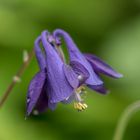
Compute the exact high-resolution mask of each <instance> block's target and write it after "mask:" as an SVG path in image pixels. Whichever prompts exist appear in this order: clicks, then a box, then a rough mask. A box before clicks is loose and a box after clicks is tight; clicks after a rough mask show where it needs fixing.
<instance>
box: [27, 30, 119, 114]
mask: <svg viewBox="0 0 140 140" xmlns="http://www.w3.org/2000/svg"><path fill="white" fill-rule="evenodd" d="M61 37H63V38H64V41H65V42H66V47H67V49H68V53H69V64H66V62H65V58H64V54H63V51H62V49H61ZM40 43H42V46H43V49H41V48H40ZM35 54H36V58H37V61H38V64H39V67H40V71H39V72H38V73H37V74H36V75H35V76H34V78H33V79H32V81H31V83H30V85H29V88H28V95H27V115H30V114H31V112H32V111H33V110H35V112H34V113H36V114H37V113H41V112H44V111H45V110H46V109H47V108H50V109H51V110H54V109H55V108H56V105H57V103H59V102H62V103H71V102H72V101H75V103H74V107H75V108H76V109H77V110H79V111H82V110H84V109H85V108H87V105H86V104H85V103H84V101H83V99H82V98H81V95H82V94H83V93H84V92H85V86H87V87H89V88H91V89H93V90H95V91H97V92H99V93H103V94H105V93H107V92H108V90H106V89H105V87H104V84H103V81H102V80H101V79H100V77H99V74H100V73H102V74H105V75H108V76H110V77H113V78H120V77H122V75H121V74H119V73H117V72H116V71H115V70H113V69H112V68H111V67H110V66H109V65H107V64H106V63H105V62H103V61H102V60H100V59H99V58H98V57H96V56H94V55H91V54H82V53H81V52H80V50H79V49H78V48H77V46H76V45H75V43H74V42H73V40H72V38H71V37H70V36H69V34H68V33H66V32H65V31H63V30H61V29H57V30H55V31H54V32H53V34H52V35H51V34H50V33H49V32H48V31H44V32H42V34H41V35H40V36H39V37H38V38H37V39H36V41H35Z"/></svg>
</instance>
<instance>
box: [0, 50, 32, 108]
mask: <svg viewBox="0 0 140 140" xmlns="http://www.w3.org/2000/svg"><path fill="white" fill-rule="evenodd" d="M33 56H34V50H31V52H30V53H29V54H28V53H27V52H24V54H23V64H22V66H21V67H20V69H19V70H18V72H17V73H16V75H15V76H13V80H12V82H11V83H10V84H9V86H8V87H7V89H6V91H5V92H4V94H3V96H2V98H1V99H0V108H1V107H2V106H3V104H4V103H5V101H6V99H7V98H8V96H9V95H10V93H11V91H12V89H13V88H14V86H15V85H16V83H18V82H20V81H21V80H20V79H21V76H22V74H23V73H24V71H25V69H26V68H27V67H28V65H29V63H30V62H31V60H32V58H33Z"/></svg>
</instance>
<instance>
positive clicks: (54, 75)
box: [41, 31, 74, 103]
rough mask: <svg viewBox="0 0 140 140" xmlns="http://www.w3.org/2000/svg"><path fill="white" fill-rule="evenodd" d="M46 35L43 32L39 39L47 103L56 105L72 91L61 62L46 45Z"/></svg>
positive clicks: (50, 47)
mask: <svg viewBox="0 0 140 140" xmlns="http://www.w3.org/2000/svg"><path fill="white" fill-rule="evenodd" d="M47 35H48V33H47V31H44V32H43V33H42V35H41V39H42V43H43V46H44V49H45V53H46V67H47V79H48V80H47V81H48V84H47V90H48V97H49V102H51V103H57V102H60V101H63V100H64V99H65V98H67V97H69V96H70V95H71V94H72V93H73V90H74V89H73V88H72V87H71V85H70V84H69V83H68V81H67V79H66V77H65V75H64V72H63V61H62V60H61V58H60V57H59V55H58V54H57V52H56V51H55V50H54V48H53V47H52V46H51V44H50V43H48V41H47V39H46V36H47Z"/></svg>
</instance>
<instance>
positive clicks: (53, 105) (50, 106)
mask: <svg viewBox="0 0 140 140" xmlns="http://www.w3.org/2000/svg"><path fill="white" fill-rule="evenodd" d="M56 106H57V103H50V102H49V103H48V108H49V109H51V110H52V111H53V110H55V109H56Z"/></svg>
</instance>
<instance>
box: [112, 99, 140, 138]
mask: <svg viewBox="0 0 140 140" xmlns="http://www.w3.org/2000/svg"><path fill="white" fill-rule="evenodd" d="M139 110H140V101H136V102H135V103H132V104H131V105H129V106H128V107H127V108H126V110H125V111H124V112H123V114H122V116H121V118H120V120H119V122H118V125H117V127H116V130H115V135H114V139H113V140H122V139H123V135H124V132H125V130H126V127H127V125H128V123H129V121H130V119H131V118H132V117H133V115H134V114H135V113H136V112H137V111H139Z"/></svg>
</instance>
